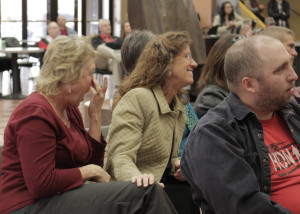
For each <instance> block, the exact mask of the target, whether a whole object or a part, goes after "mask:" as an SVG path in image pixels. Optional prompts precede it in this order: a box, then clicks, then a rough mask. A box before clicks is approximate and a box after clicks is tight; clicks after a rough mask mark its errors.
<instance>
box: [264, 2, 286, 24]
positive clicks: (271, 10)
mask: <svg viewBox="0 0 300 214" xmlns="http://www.w3.org/2000/svg"><path fill="white" fill-rule="evenodd" d="M282 11H283V12H285V15H283V14H282V13H279V10H278V6H277V2H276V0H271V1H270V2H269V4H268V14H269V16H271V17H273V18H274V20H275V24H276V26H279V20H280V19H281V20H284V21H285V22H286V27H287V28H289V27H290V25H289V22H288V19H289V18H290V15H291V11H290V4H289V3H288V2H287V1H285V0H283V1H282Z"/></svg>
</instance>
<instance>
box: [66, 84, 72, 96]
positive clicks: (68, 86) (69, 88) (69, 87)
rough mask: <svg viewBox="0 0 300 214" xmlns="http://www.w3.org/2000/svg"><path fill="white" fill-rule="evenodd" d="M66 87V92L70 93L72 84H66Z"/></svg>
mask: <svg viewBox="0 0 300 214" xmlns="http://www.w3.org/2000/svg"><path fill="white" fill-rule="evenodd" d="M66 88H67V90H68V93H69V94H71V92H72V86H71V84H68V85H66Z"/></svg>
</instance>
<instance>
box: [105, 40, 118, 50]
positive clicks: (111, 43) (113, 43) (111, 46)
mask: <svg viewBox="0 0 300 214" xmlns="http://www.w3.org/2000/svg"><path fill="white" fill-rule="evenodd" d="M113 38H114V40H115V41H113V42H107V43H106V46H107V47H110V48H112V49H114V50H119V49H121V47H122V39H121V38H119V37H113Z"/></svg>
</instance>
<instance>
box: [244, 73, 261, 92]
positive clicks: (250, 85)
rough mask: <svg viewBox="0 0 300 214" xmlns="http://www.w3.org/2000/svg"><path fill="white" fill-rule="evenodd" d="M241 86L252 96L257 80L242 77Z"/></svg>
mask: <svg viewBox="0 0 300 214" xmlns="http://www.w3.org/2000/svg"><path fill="white" fill-rule="evenodd" d="M241 86H242V88H243V89H244V90H245V91H247V92H249V93H252V94H256V93H257V88H258V83H257V80H256V79H254V78H250V77H244V78H243V79H242V84H241Z"/></svg>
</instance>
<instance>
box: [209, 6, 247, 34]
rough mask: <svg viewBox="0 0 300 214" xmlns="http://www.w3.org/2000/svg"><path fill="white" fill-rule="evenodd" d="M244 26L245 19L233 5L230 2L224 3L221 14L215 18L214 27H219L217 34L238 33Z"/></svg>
mask: <svg viewBox="0 0 300 214" xmlns="http://www.w3.org/2000/svg"><path fill="white" fill-rule="evenodd" d="M242 24H243V18H242V17H241V16H240V15H238V14H237V13H236V12H235V11H234V9H233V7H232V4H231V3H230V2H228V1H226V2H223V3H222V5H221V8H220V10H219V13H218V14H217V15H216V16H215V17H214V21H213V27H214V26H217V34H219V35H222V34H224V33H238V32H239V30H240V27H241V26H242Z"/></svg>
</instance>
